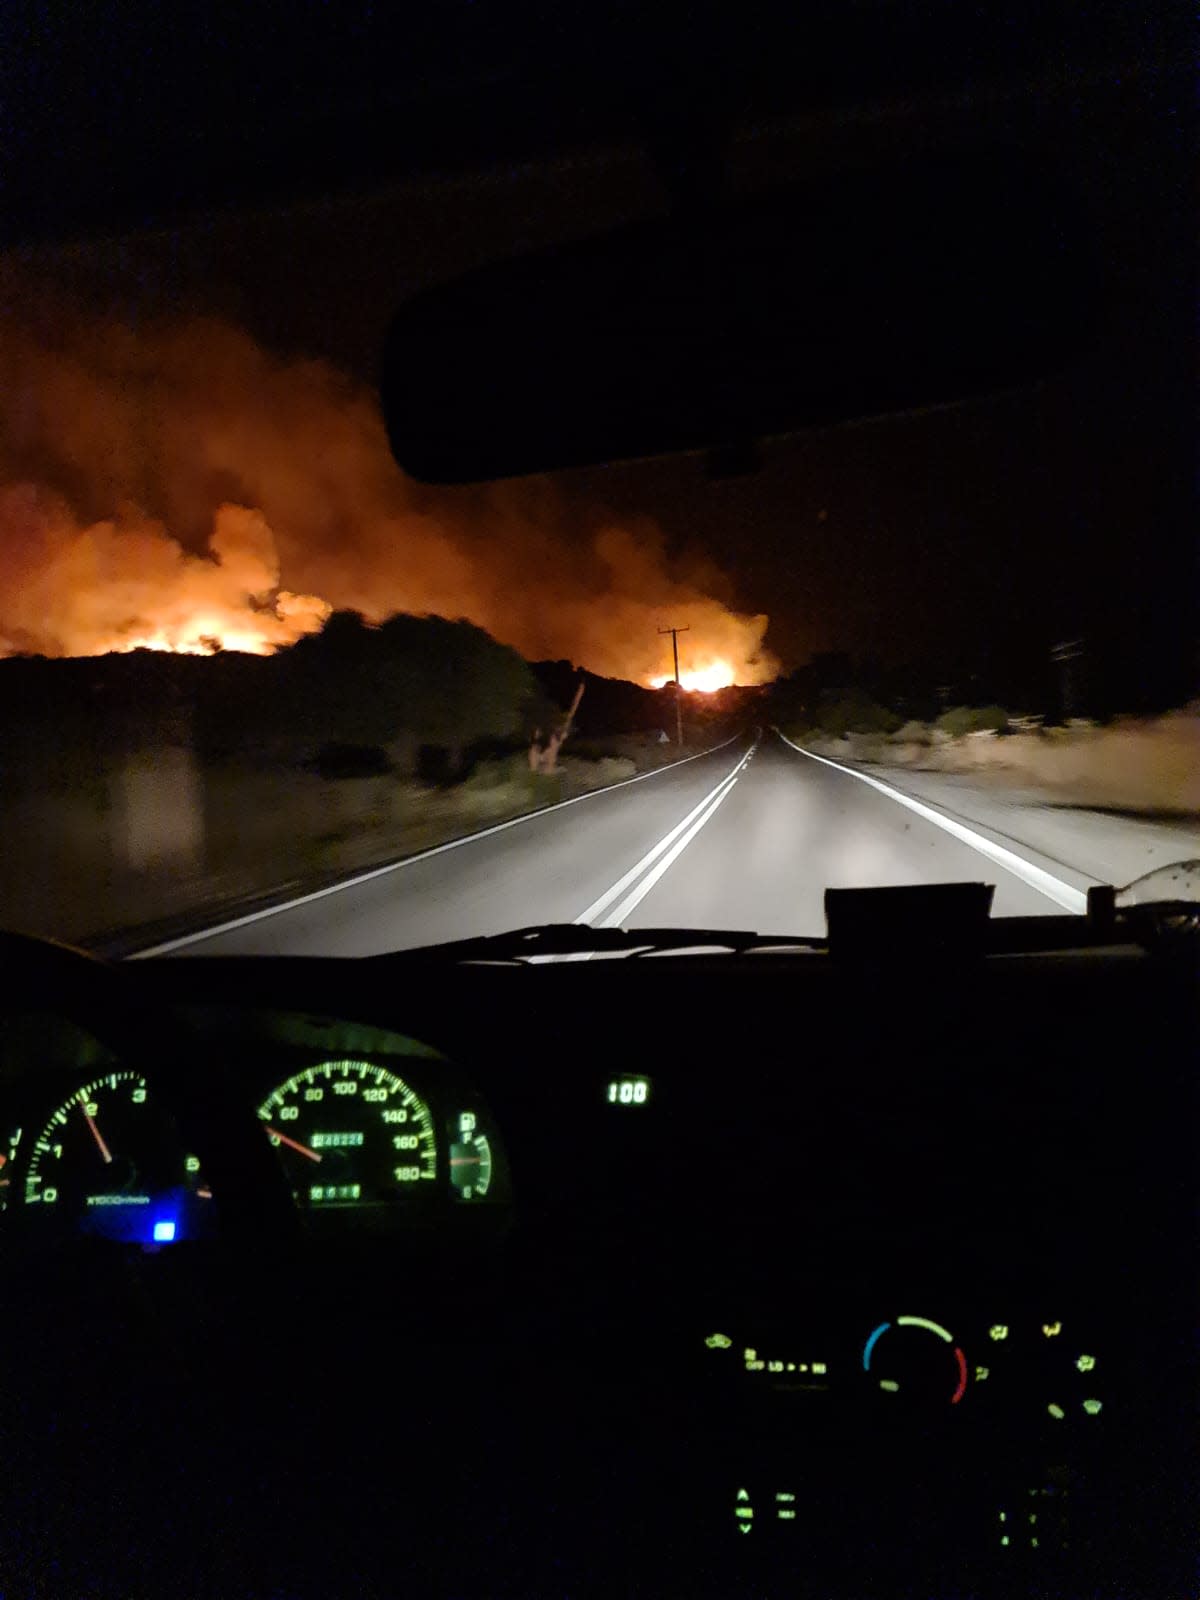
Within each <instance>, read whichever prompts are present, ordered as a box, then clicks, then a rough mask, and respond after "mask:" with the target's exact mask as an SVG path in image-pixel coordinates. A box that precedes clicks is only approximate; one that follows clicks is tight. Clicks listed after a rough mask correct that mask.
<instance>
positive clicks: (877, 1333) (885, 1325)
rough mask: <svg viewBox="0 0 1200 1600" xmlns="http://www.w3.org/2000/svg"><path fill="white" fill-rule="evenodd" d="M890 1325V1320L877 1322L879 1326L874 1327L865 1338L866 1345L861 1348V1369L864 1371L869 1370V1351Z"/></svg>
mask: <svg viewBox="0 0 1200 1600" xmlns="http://www.w3.org/2000/svg"><path fill="white" fill-rule="evenodd" d="M890 1327H891V1323H890V1322H881V1323H880V1324H879V1326H878V1327H877V1328H876V1329H875V1332H874V1333H873V1334H872V1335H871V1337H870V1338H869V1339H868V1340H867V1342H866V1345H865V1347H864V1349H863V1371H864V1372H870V1370H871V1351H872V1350H874V1348H875V1346H876V1344H877V1342H878V1341H879V1340H880V1339H881V1338H882V1337H883V1335H884V1334H885V1333H886V1332H887V1331H888V1329H889V1328H890Z"/></svg>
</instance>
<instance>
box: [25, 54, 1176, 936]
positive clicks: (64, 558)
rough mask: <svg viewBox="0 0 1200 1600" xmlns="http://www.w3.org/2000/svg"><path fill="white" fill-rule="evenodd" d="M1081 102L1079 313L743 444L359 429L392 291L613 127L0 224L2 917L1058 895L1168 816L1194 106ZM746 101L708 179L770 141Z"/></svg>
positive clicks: (527, 229)
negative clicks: (413, 442)
mask: <svg viewBox="0 0 1200 1600" xmlns="http://www.w3.org/2000/svg"><path fill="white" fill-rule="evenodd" d="M1109 87H1110V89H1111V85H1110V86H1109ZM1114 92H1115V91H1114ZM1106 93H1108V90H1106ZM1119 101H1120V96H1119V95H1118V96H1117V99H1116V100H1113V98H1112V96H1111V94H1110V96H1109V98H1108V99H1105V100H1104V101H1103V103H1102V104H1100V103H1097V106H1095V107H1093V108H1091V110H1089V111H1088V113H1087V114H1086V115H1080V116H1078V117H1077V118H1076V119H1075V120H1074V121H1071V119H1070V118H1067V120H1066V121H1065V122H1064V124H1063V125H1062V126H1061V127H1058V125H1056V130H1055V134H1054V138H1055V149H1056V160H1057V161H1058V162H1059V164H1060V165H1061V167H1062V170H1063V171H1064V172H1065V173H1066V174H1067V175H1068V176H1069V178H1070V179H1071V181H1072V182H1074V183H1075V184H1076V185H1077V186H1078V188H1079V190H1080V192H1081V193H1082V194H1083V195H1084V196H1085V197H1086V199H1087V200H1088V202H1089V203H1094V204H1095V205H1097V206H1100V209H1099V210H1098V211H1097V213H1096V219H1095V220H1096V227H1097V233H1098V238H1099V241H1100V246H1101V249H1102V252H1103V255H1104V270H1105V273H1106V284H1107V286H1108V291H1109V297H1108V300H1107V302H1106V310H1105V318H1104V321H1103V326H1102V328H1101V329H1100V331H1099V332H1098V334H1097V337H1096V340H1095V341H1094V344H1093V346H1092V347H1091V348H1090V349H1089V350H1088V351H1087V352H1085V353H1084V354H1083V355H1081V356H1080V357H1079V358H1078V359H1077V360H1074V361H1073V362H1071V363H1070V364H1069V365H1067V366H1066V367H1065V368H1064V369H1062V370H1059V371H1056V372H1053V373H1051V374H1049V375H1047V376H1045V377H1043V378H1041V379H1039V380H1038V381H1036V382H1030V383H1028V384H1025V385H1021V386H1018V387H1016V388H1011V389H1006V390H1005V392H1004V393H1002V394H990V395H983V396H979V397H975V398H972V399H970V400H968V401H966V402H964V403H962V404H959V405H948V406H944V407H938V408H928V409H924V410H918V411H916V412H911V411H910V412H906V413H904V414H902V415H897V416H883V417H876V418H874V419H872V420H864V421H862V422H857V423H854V424H853V425H846V426H840V427H830V428H824V429H820V430H813V431H809V432H807V433H803V434H799V435H795V436H792V437H787V438H781V439H774V440H768V441H762V442H760V443H759V445H758V446H757V447H756V449H755V450H754V451H753V452H752V453H751V456H750V458H749V459H748V460H747V461H745V462H743V463H742V465H743V466H745V467H746V468H747V469H748V470H743V471H739V472H736V473H729V472H725V471H719V470H714V463H713V462H712V461H706V460H705V459H704V458H702V457H697V456H685V457H671V458H664V459H656V460H649V461H640V462H634V463H619V462H603V463H600V464H597V465H595V466H593V467H588V468H580V469H576V470H572V471H569V472H562V473H557V474H550V475H546V476H542V477H538V478H521V479H515V480H511V481H504V482H496V483H493V484H484V485H480V486H475V487H437V486H432V485H424V484H419V483H417V482H415V481H413V480H412V479H410V478H408V477H406V476H405V474H404V473H403V472H402V471H401V470H400V468H399V467H398V466H397V464H396V462H395V460H394V458H393V455H392V452H391V450H390V448H389V442H388V437H387V433H386V431H385V428H384V424H383V420H382V417H381V412H380V406H379V400H378V394H377V387H376V378H377V373H378V366H379V359H380V351H381V349H382V348H383V345H384V341H385V337H386V333H387V328H388V325H389V322H390V320H391V318H392V316H393V314H394V312H395V310H396V306H397V303H398V300H399V299H400V298H401V297H402V296H403V295H407V294H410V293H412V292H413V291H415V290H417V289H420V288H422V287H425V286H428V285H433V284H436V283H439V282H442V281H446V280H449V279H450V278H453V277H454V276H455V275H456V274H458V273H461V272H463V271H466V270H467V269H469V268H471V267H474V266H476V265H478V264H479V263H481V262H486V261H490V260H495V259H500V258H503V257H505V256H512V255H519V254H522V253H524V252H528V251H529V250H532V249H534V248H535V247H540V246H546V245H551V244H555V243H557V242H560V241H565V240H569V239H576V238H581V237H584V236H586V235H588V234H589V233H592V232H598V231H599V230H601V229H603V228H606V227H610V226H612V225H614V224H615V223H618V222H627V221H636V220H639V219H643V218H645V217H648V216H652V215H655V214H657V213H658V212H659V211H661V210H662V208H663V206H664V205H665V204H666V200H665V199H664V194H665V193H666V191H665V190H664V189H663V188H662V187H661V186H659V187H656V184H655V176H654V174H655V167H654V162H653V160H652V159H651V158H650V156H648V155H647V153H646V152H645V151H641V152H639V151H630V150H629V149H627V148H624V147H622V148H619V149H618V148H616V147H602V146H599V145H597V146H593V147H589V148H587V149H585V150H581V151H578V152H576V153H575V154H574V155H573V156H572V158H571V160H570V161H568V162H565V163H564V160H563V159H562V158H561V157H560V156H559V155H553V156H549V155H548V156H546V157H545V158H543V159H539V160H534V161H530V162H528V163H525V164H521V165H496V164H494V163H493V164H491V165H489V164H487V163H486V162H484V163H482V164H476V166H474V167H470V168H469V169H468V170H454V171H452V170H449V169H447V170H443V171H431V172H426V173H422V174H418V175H415V176H413V175H409V176H406V177H404V178H403V179H398V180H395V181H387V182H378V183H376V184H375V185H374V186H373V187H370V188H367V187H365V186H364V185H363V184H361V183H359V184H345V185H342V186H340V187H339V185H338V183H337V182H335V181H334V180H333V179H332V178H331V179H330V181H329V183H328V184H327V185H326V186H325V187H326V191H327V192H323V193H321V194H320V195H316V196H309V197H305V198H304V199H302V200H296V199H294V198H279V197H268V198H266V199H259V200H257V201H255V202H254V203H253V204H251V203H248V202H243V203H241V204H239V206H238V207H236V208H233V207H230V206H214V207H210V208H207V209H205V208H200V209H199V210H195V209H193V211H191V212H190V213H189V214H187V215H184V216H181V217H179V218H174V219H172V220H170V221H169V222H163V221H162V220H160V219H155V220H154V222H153V225H146V224H145V223H144V222H143V223H140V224H139V223H136V222H135V221H133V220H125V221H121V222H119V223H113V222H108V223H106V224H105V225H103V226H99V227H97V226H96V225H93V226H92V227H91V228H90V229H89V230H88V231H87V232H86V233H84V232H82V231H78V232H71V230H70V229H69V228H68V229H66V230H64V229H62V228H60V229H59V230H58V234H59V236H58V237H56V238H52V239H46V238H35V239H15V240H14V241H13V242H11V243H10V244H9V246H8V247H7V248H6V249H5V250H4V252H3V253H2V254H0V295H2V301H3V318H4V327H5V333H4V338H3V342H2V344H0V572H2V579H0V657H3V659H0V708H2V712H0V714H2V717H3V728H4V742H3V746H4V747H3V758H2V760H3V774H4V778H3V794H2V796H0V817H2V819H3V826H4V837H5V849H4V851H3V853H2V859H0V922H2V923H3V925H4V926H6V927H9V928H12V929H16V930H21V931H26V932H30V933H36V934H43V935H49V936H51V937H54V938H58V939H63V940H67V941H71V942H80V943H84V944H90V945H91V946H93V947H95V948H98V949H102V950H112V951H115V952H117V953H122V954H124V953H132V952H148V951H157V950H169V951H172V952H179V953H183V954H189V955H210V954H211V955H217V954H230V953H243V952H245V953H250V952H254V953H259V952H262V953H267V952H269V953H287V954H316V955H371V954H377V953H381V952H383V951H387V950H395V949H403V948H412V947H415V946H420V945H428V944H433V943H437V942H441V941H447V940H457V939H466V938H470V937H473V936H478V935H487V934H494V933H499V932H502V931H504V930H507V929H514V928H519V927H525V926H530V925H534V924H543V923H576V924H580V925H587V926H591V927H595V928H618V927H628V928H635V929H636V928H639V927H653V928H709V929H714V928H715V929H721V928H724V929H738V930H755V931H757V932H759V933H762V934H764V935H776V936H784V935H795V936H805V935H808V936H812V935H820V934H821V933H822V932H823V931H824V928H825V912H824V894H825V891H826V890H827V889H829V888H847V887H863V886H876V885H902V884H914V883H944V882H964V881H966V882H985V883H987V884H989V885H993V886H994V898H993V903H992V913H993V915H995V916H1015V915H1040V914H1046V915H1052V914H1060V913H1062V912H1064V911H1065V912H1068V913H1080V912H1082V911H1083V909H1084V906H1085V901H1086V894H1087V890H1088V888H1089V887H1090V886H1091V885H1093V884H1097V883H1116V884H1124V883H1127V882H1129V881H1131V880H1133V879H1135V878H1138V877H1140V876H1142V875H1144V874H1146V873H1148V872H1150V871H1153V870H1154V869H1156V868H1159V867H1165V866H1167V865H1169V864H1170V863H1172V862H1176V861H1181V860H1186V859H1189V858H1191V859H1194V858H1196V857H1200V824H1198V820H1197V819H1198V816H1200V759H1198V751H1200V702H1198V701H1197V699H1196V696H1197V694H1198V693H1200V685H1198V682H1197V678H1196V671H1197V656H1196V645H1195V631H1194V621H1193V618H1192V616H1191V610H1190V608H1191V607H1192V606H1193V604H1194V593H1195V581H1194V580H1195V568H1194V529H1193V527H1192V523H1191V508H1190V504H1189V500H1190V471H1189V469H1188V468H1187V467H1186V466H1185V464H1184V463H1185V461H1186V459H1187V456H1188V448H1187V442H1186V441H1185V438H1184V432H1183V418H1184V416H1186V415H1187V408H1186V406H1185V405H1184V403H1183V402H1184V396H1185V394H1186V392H1187V387H1188V386H1189V385H1190V381H1191V374H1190V362H1189V360H1188V352H1187V346H1186V341H1185V340H1183V339H1182V338H1181V337H1180V332H1181V329H1182V327H1183V326H1184V325H1185V323H1184V318H1185V317H1187V316H1188V315H1189V311H1188V308H1187V307H1186V305H1185V301H1186V299H1187V291H1186V283H1187V278H1188V274H1187V273H1185V272H1184V271H1183V262H1184V259H1185V256H1184V251H1185V249H1187V248H1188V246H1187V245H1185V243H1184V235H1185V233H1186V231H1187V230H1186V229H1185V228H1184V227H1183V226H1182V225H1181V221H1180V216H1179V213H1178V208H1177V206H1176V201H1175V196H1176V194H1177V188H1176V184H1177V182H1178V177H1179V170H1180V166H1179V164H1180V162H1181V160H1182V159H1183V152H1182V143H1181V142H1180V141H1179V140H1177V139H1176V138H1175V135H1174V134H1173V132H1172V130H1171V126H1170V125H1169V124H1168V123H1167V122H1164V121H1162V116H1165V112H1164V111H1163V108H1162V107H1155V108H1154V109H1153V114H1152V115H1151V114H1150V113H1146V114H1145V115H1143V114H1142V113H1141V112H1139V111H1138V110H1137V108H1136V106H1133V104H1132V102H1131V103H1130V104H1128V105H1127V104H1125V103H1124V102H1120V103H1118V102H1119ZM981 103H982V102H981ZM976 109H978V106H976ZM1076 109H1078V108H1077V107H1076ZM1026 110H1027V111H1028V110H1029V108H1028V107H1026ZM1010 111H1011V106H1010ZM1006 114H1007V113H1006ZM1012 114H1013V115H1014V116H1015V115H1017V113H1016V112H1013V113H1012ZM1029 115H1030V117H1032V116H1033V113H1032V111H1029ZM1139 118H1140V120H1139ZM1122 119H1123V120H1122ZM866 120H867V121H869V120H870V119H866ZM901 120H902V113H901V111H900V110H899V109H898V108H897V107H896V105H895V104H892V105H891V108H890V110H887V111H886V114H885V108H884V107H883V105H882V103H881V105H880V107H879V108H878V115H877V117H876V118H875V120H874V122H872V123H871V127H873V128H874V132H873V133H872V132H871V131H870V130H869V129H868V130H867V131H863V130H862V129H860V132H859V137H860V139H861V140H862V141H864V142H863V144H862V146H861V148H859V151H858V155H859V157H861V156H862V153H863V151H864V150H867V146H870V149H869V150H867V155H868V157H869V156H870V155H871V154H872V152H874V153H879V152H881V151H883V150H884V149H886V147H887V145H888V143H889V142H890V141H891V140H892V139H893V138H894V137H895V136H896V133H897V129H898V127H899V126H900V121H901ZM829 126H830V127H832V128H834V129H835V131H836V128H837V127H838V126H840V124H838V123H837V119H836V117H835V118H833V120H832V122H831V123H830V125H829ZM947 127H949V124H947ZM1033 127H1034V122H1032V121H1031V122H1030V123H1029V128H1030V129H1032V128H1033ZM956 129H957V131H956ZM942 131H943V133H944V134H945V137H946V138H947V139H948V140H949V141H950V143H951V145H953V144H954V141H955V140H956V139H961V137H962V136H963V126H962V125H958V124H956V125H955V127H954V128H950V130H949V132H946V130H945V129H943V130H942ZM1042 131H1043V132H1044V131H1045V130H1044V129H1043V130H1042ZM775 132H776V134H777V135H778V137H775V136H774V135H771V132H770V130H769V129H768V130H765V131H764V128H763V127H758V128H756V129H754V130H749V131H746V130H743V132H742V133H741V134H740V135H739V136H738V139H737V140H736V141H735V144H736V149H737V152H738V159H737V161H736V162H735V163H734V166H735V168H736V173H737V181H740V182H744V183H748V184H750V185H753V183H755V182H757V181H760V180H761V178H762V174H763V173H764V172H766V171H767V170H768V169H770V167H771V165H772V163H781V164H782V165H783V166H784V167H785V168H789V170H790V167H789V164H792V165H794V164H795V162H796V159H797V150H798V148H799V146H798V142H797V137H796V130H795V126H790V125H784V124H782V123H781V124H780V127H779V128H778V129H777V130H775ZM843 133H844V129H843ZM826 134H827V135H828V137H829V138H831V139H832V138H833V137H834V135H833V134H830V133H829V130H828V129H826ZM823 137H824V136H823ZM838 137H841V135H838ZM872 141H873V143H872ZM352 155H353V152H352V151H348V152H347V161H351V160H352ZM1101 201H1102V202H1103V205H1102V206H1101ZM1105 207H1106V208H1107V209H1104V208H1105ZM969 338H970V330H969V329H968V330H965V331H964V339H967V340H969ZM649 376H650V375H647V381H649Z"/></svg>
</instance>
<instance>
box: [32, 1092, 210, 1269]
mask: <svg viewBox="0 0 1200 1600" xmlns="http://www.w3.org/2000/svg"><path fill="white" fill-rule="evenodd" d="M21 1198H22V1200H23V1201H24V1203H25V1205H26V1206H27V1207H30V1208H33V1207H36V1208H37V1211H36V1213H33V1212H31V1216H32V1215H34V1214H36V1215H38V1216H40V1217H44V1218H46V1219H47V1220H49V1219H50V1218H51V1217H53V1218H54V1219H55V1220H56V1221H57V1222H58V1223H59V1225H60V1226H63V1225H66V1226H68V1227H70V1228H78V1229H79V1230H80V1231H81V1232H84V1233H93V1234H99V1235H101V1236H103V1237H105V1238H109V1239H121V1240H125V1241H128V1242H136V1243H142V1244H169V1243H173V1242H174V1241H176V1240H179V1239H185V1238H189V1237H194V1236H195V1235H197V1234H200V1233H203V1232H206V1231H207V1226H206V1224H207V1223H208V1222H209V1221H210V1216H209V1214H208V1208H207V1207H206V1205H205V1202H206V1201H210V1200H211V1198H212V1195H211V1192H210V1191H209V1189H208V1186H207V1185H206V1183H205V1182H204V1178H203V1176H202V1174H201V1172H200V1163H199V1161H198V1160H197V1159H196V1157H195V1156H193V1155H189V1154H188V1152H187V1150H186V1148H185V1146H184V1145H183V1142H182V1140H181V1138H180V1135H179V1130H178V1128H177V1127H176V1126H175V1121H174V1118H173V1117H172V1116H171V1114H170V1112H169V1111H168V1110H166V1109H165V1108H164V1107H163V1105H162V1103H161V1102H160V1101H159V1100H157V1099H156V1098H155V1097H154V1096H152V1095H151V1094H150V1093H149V1090H148V1089H147V1087H146V1080H145V1078H143V1077H142V1076H141V1075H140V1074H139V1073H136V1072H129V1071H117V1072H109V1073H107V1074H105V1075H104V1076H103V1077H100V1078H96V1079H94V1080H93V1081H92V1082H91V1083H87V1084H84V1086H83V1087H82V1088H81V1089H77V1090H76V1091H75V1092H74V1093H73V1094H72V1095H71V1097H70V1099H68V1100H64V1101H63V1103H62V1105H60V1106H59V1107H58V1108H57V1110H56V1111H55V1112H54V1114H53V1115H52V1116H51V1118H50V1120H49V1122H47V1124H46V1126H45V1127H44V1128H43V1129H42V1131H41V1133H40V1134H39V1135H38V1137H37V1138H36V1139H35V1140H34V1141H33V1144H32V1147H31V1149H30V1151H29V1158H28V1165H27V1166H26V1168H25V1177H24V1183H23V1185H22V1189H21Z"/></svg>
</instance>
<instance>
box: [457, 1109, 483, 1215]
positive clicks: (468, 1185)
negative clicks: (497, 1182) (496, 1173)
mask: <svg viewBox="0 0 1200 1600" xmlns="http://www.w3.org/2000/svg"><path fill="white" fill-rule="evenodd" d="M451 1141H452V1142H451V1145H450V1163H449V1165H450V1183H451V1185H452V1187H453V1188H454V1190H455V1192H456V1193H457V1195H458V1198H459V1199H460V1200H482V1199H483V1198H484V1196H485V1195H486V1194H487V1192H488V1189H489V1187H490V1186H491V1182H492V1147H491V1145H490V1144H489V1143H488V1137H487V1134H486V1133H480V1131H479V1128H478V1119H477V1118H476V1115H475V1113H474V1112H473V1111H460V1112H459V1114H458V1116H457V1117H456V1118H455V1119H454V1123H453V1126H452V1130H451Z"/></svg>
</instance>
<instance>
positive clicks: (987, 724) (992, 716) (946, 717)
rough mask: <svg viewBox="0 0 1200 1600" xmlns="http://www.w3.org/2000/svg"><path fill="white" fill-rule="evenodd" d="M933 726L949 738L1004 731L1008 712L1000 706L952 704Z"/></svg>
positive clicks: (1006, 725)
mask: <svg viewBox="0 0 1200 1600" xmlns="http://www.w3.org/2000/svg"><path fill="white" fill-rule="evenodd" d="M933 726H934V729H935V730H936V731H937V732H938V733H942V734H945V736H946V737H947V738H948V739H961V738H962V737H963V735H964V734H968V733H1004V732H1005V731H1006V730H1007V728H1008V712H1007V711H1005V710H1004V709H1003V708H1002V707H1000V706H951V707H950V709H949V711H943V712H942V714H941V716H940V717H939V718H938V719H937V721H936V722H935V723H934V725H933Z"/></svg>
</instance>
